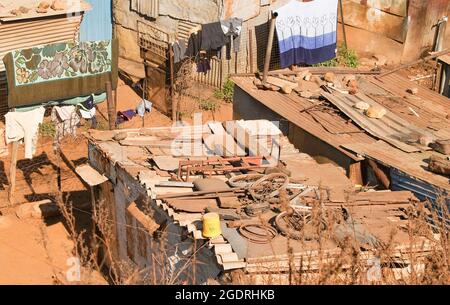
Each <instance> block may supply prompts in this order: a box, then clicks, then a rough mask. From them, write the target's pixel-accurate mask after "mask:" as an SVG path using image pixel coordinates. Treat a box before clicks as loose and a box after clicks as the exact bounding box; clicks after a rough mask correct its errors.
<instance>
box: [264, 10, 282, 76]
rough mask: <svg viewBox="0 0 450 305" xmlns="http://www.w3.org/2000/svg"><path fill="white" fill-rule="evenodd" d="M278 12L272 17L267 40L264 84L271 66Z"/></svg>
mask: <svg viewBox="0 0 450 305" xmlns="http://www.w3.org/2000/svg"><path fill="white" fill-rule="evenodd" d="M277 17H278V13H276V12H273V13H272V18H271V19H270V29H269V39H268V41H267V49H266V58H265V62H264V72H263V80H262V82H263V84H266V83H267V76H268V74H269V67H270V58H271V57H272V45H273V38H274V35H275V24H276V21H277Z"/></svg>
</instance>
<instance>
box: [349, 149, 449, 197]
mask: <svg viewBox="0 0 450 305" xmlns="http://www.w3.org/2000/svg"><path fill="white" fill-rule="evenodd" d="M344 147H345V148H347V149H349V150H351V151H353V152H355V153H358V154H360V155H362V156H366V157H368V158H371V159H375V160H377V161H379V162H380V163H382V164H384V165H386V166H388V167H390V168H396V169H398V170H400V171H402V172H404V173H407V174H408V175H411V176H413V177H415V178H416V179H419V180H421V181H423V182H425V183H427V184H430V185H434V186H435V187H437V188H440V189H442V190H446V191H449V192H450V183H449V179H448V178H447V177H444V176H441V175H437V174H434V173H432V172H430V171H428V170H427V169H426V168H427V167H428V164H427V163H426V162H425V159H426V157H425V156H424V154H408V153H404V152H402V151H400V150H398V149H396V148H394V147H392V146H390V145H389V144H387V143H385V142H383V141H378V142H376V143H372V144H366V143H353V144H346V145H344Z"/></svg>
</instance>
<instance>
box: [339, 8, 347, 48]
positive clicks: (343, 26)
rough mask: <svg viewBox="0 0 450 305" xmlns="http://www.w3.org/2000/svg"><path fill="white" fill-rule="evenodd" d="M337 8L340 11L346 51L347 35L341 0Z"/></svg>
mask: <svg viewBox="0 0 450 305" xmlns="http://www.w3.org/2000/svg"><path fill="white" fill-rule="evenodd" d="M339 7H340V10H341V23H342V35H343V36H344V47H345V48H346V49H347V34H346V33H345V21H344V4H343V3H342V0H339Z"/></svg>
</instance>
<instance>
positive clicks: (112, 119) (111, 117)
mask: <svg viewBox="0 0 450 305" xmlns="http://www.w3.org/2000/svg"><path fill="white" fill-rule="evenodd" d="M106 99H107V101H108V121H109V130H114V129H116V107H114V97H113V93H112V85H111V82H109V81H108V82H106Z"/></svg>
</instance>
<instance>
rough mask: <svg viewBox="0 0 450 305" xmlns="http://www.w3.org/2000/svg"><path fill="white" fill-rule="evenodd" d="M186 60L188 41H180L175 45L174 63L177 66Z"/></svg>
mask: <svg viewBox="0 0 450 305" xmlns="http://www.w3.org/2000/svg"><path fill="white" fill-rule="evenodd" d="M185 58H186V41H185V40H184V39H180V40H179V41H177V42H175V43H174V44H173V62H174V63H175V64H177V63H179V62H180V61H182V60H183V59H185Z"/></svg>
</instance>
